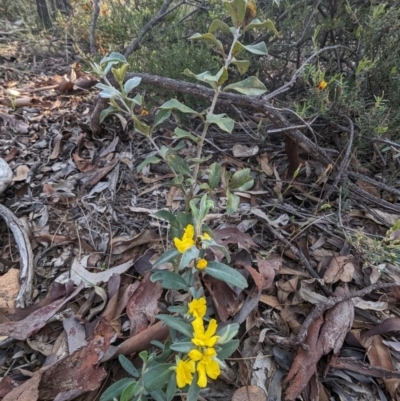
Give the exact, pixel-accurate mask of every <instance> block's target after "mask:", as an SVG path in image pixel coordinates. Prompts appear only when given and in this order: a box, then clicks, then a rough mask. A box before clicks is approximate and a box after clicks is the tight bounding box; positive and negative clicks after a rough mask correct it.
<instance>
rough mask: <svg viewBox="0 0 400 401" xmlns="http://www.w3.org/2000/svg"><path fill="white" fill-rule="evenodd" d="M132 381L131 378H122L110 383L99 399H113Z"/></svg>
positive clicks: (104, 400)
mask: <svg viewBox="0 0 400 401" xmlns="http://www.w3.org/2000/svg"><path fill="white" fill-rule="evenodd" d="M132 382H134V380H133V379H131V378H128V377H126V378H124V379H121V380H118V381H117V382H116V383H114V384H112V385H111V386H110V387H109V388H108V389H107V390H106V391H105V392H104V393H103V394H102V395H101V397H100V401H113V400H114V398H118V397H119V396H120V395H121V394H122V392H123V391H124V390H125V388H126V387H127V386H129V385H130V384H131V383H132Z"/></svg>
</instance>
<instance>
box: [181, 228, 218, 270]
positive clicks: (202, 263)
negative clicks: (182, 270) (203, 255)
mask: <svg viewBox="0 0 400 401" xmlns="http://www.w3.org/2000/svg"><path fill="white" fill-rule="evenodd" d="M199 239H200V241H203V240H207V241H209V240H211V237H210V236H209V235H208V234H207V233H203V235H200V236H199ZM174 244H175V247H176V249H177V250H178V251H179V252H180V253H185V252H186V251H187V250H188V249H189V248H191V247H192V246H194V245H196V241H195V239H194V226H193V225H192V224H188V226H187V227H186V228H185V231H184V233H183V236H182V239H179V238H177V237H176V238H174ZM206 267H207V260H206V259H198V260H197V261H196V268H197V269H199V270H204V269H205V268H206Z"/></svg>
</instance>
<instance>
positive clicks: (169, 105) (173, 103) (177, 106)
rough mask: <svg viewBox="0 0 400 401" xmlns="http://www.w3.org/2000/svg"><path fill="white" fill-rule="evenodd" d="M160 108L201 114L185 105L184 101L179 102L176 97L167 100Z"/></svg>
mask: <svg viewBox="0 0 400 401" xmlns="http://www.w3.org/2000/svg"><path fill="white" fill-rule="evenodd" d="M160 109H167V110H179V111H181V112H182V113H186V114H197V115H199V113H197V111H195V110H193V109H191V108H190V107H187V106H185V105H184V104H183V103H181V102H179V101H178V100H176V99H171V100H168V102H165V103H164V104H163V105H162V106H160Z"/></svg>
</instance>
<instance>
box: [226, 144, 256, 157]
mask: <svg viewBox="0 0 400 401" xmlns="http://www.w3.org/2000/svg"><path fill="white" fill-rule="evenodd" d="M259 150H260V149H259V147H258V146H257V145H255V146H252V147H248V146H245V145H240V144H235V145H233V147H232V153H233V156H235V157H251V156H255V155H256V154H257V153H258V151H259Z"/></svg>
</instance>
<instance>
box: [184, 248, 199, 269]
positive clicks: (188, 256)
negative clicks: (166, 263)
mask: <svg viewBox="0 0 400 401" xmlns="http://www.w3.org/2000/svg"><path fill="white" fill-rule="evenodd" d="M199 253H200V251H199V250H198V249H197V248H196V245H193V246H192V247H190V248H189V249H188V250H187V251H185V252H184V253H183V254H182V257H181V260H180V262H179V270H182V269H184V268H185V267H187V266H188V265H189V263H190V262H191V261H192V260H193V259H196V258H198V257H199Z"/></svg>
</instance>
